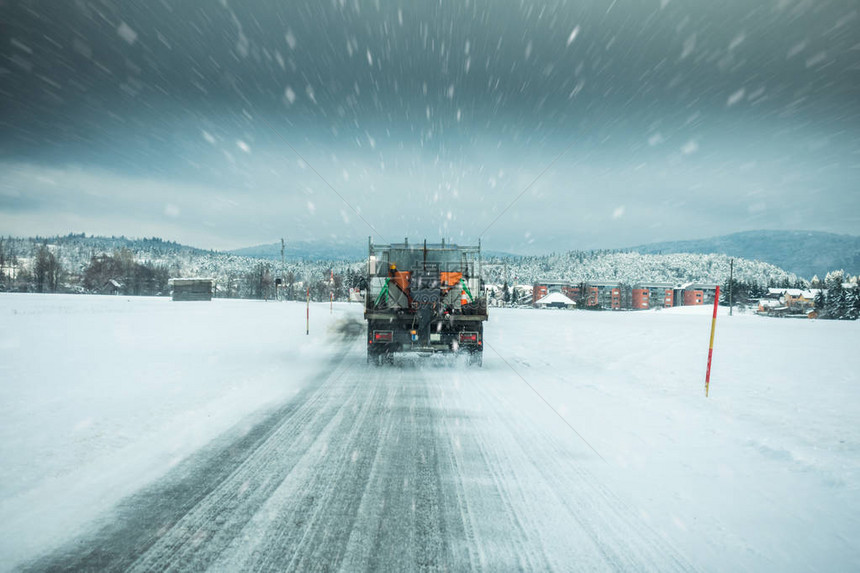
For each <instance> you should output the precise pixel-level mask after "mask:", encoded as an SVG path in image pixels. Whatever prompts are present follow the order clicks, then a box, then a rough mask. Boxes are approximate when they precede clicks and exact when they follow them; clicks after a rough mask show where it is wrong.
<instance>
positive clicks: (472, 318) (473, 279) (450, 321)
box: [364, 239, 488, 366]
mask: <svg viewBox="0 0 860 573" xmlns="http://www.w3.org/2000/svg"><path fill="white" fill-rule="evenodd" d="M368 249H369V253H368V257H367V296H366V297H365V307H364V318H365V320H367V361H368V363H370V364H380V363H382V362H385V361H389V360H390V359H391V358H392V357H393V355H394V354H395V353H397V352H416V353H420V354H430V353H466V354H467V355H468V357H469V363H470V364H473V365H476V366H480V365H481V363H482V362H483V360H482V357H483V351H484V328H483V323H484V321H485V320H487V318H488V317H487V299H486V297H485V295H484V288H483V281H482V279H481V246H480V244H479V245H478V246H476V247H462V246H458V245H454V244H450V243H449V244H446V243H445V241H444V240H443V241H442V242H441V243H437V244H427V241H426V240H425V241H424V242H423V243H419V244H417V245H410V244H409V240H408V239H406V240H404V242H403V243H392V244H390V245H374V244H373V240H372V239H370V240H369V241H368Z"/></svg>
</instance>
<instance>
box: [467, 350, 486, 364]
mask: <svg viewBox="0 0 860 573" xmlns="http://www.w3.org/2000/svg"><path fill="white" fill-rule="evenodd" d="M483 364H484V353H483V352H480V351H479V352H472V353H471V354H469V366H474V367H476V368H480V367H481V366H482V365H483Z"/></svg>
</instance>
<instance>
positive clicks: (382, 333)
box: [373, 330, 394, 342]
mask: <svg viewBox="0 0 860 573" xmlns="http://www.w3.org/2000/svg"><path fill="white" fill-rule="evenodd" d="M373 340H374V341H375V342H391V341H392V340H394V332H392V331H391V330H374V331H373Z"/></svg>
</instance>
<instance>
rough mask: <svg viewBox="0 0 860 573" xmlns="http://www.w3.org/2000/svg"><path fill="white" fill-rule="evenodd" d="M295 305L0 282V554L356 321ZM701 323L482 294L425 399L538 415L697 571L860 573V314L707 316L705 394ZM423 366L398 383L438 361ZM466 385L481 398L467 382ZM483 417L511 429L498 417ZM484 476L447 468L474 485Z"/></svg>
mask: <svg viewBox="0 0 860 573" xmlns="http://www.w3.org/2000/svg"><path fill="white" fill-rule="evenodd" d="M304 312H305V307H304V305H302V304H297V303H274V302H268V303H264V302H256V301H225V300H215V301H213V302H211V303H173V302H171V301H169V300H166V299H141V298H124V297H85V296H78V297H74V296H55V295H44V296H42V295H0V317H2V331H0V380H2V382H0V459H2V460H3V463H2V465H0V556H2V562H3V567H13V566H14V565H15V564H16V563H20V562H21V561H22V560H25V559H28V558H31V557H33V556H34V555H36V554H38V553H40V552H44V551H46V550H49V549H52V548H53V547H55V546H56V545H58V544H60V543H62V542H64V541H67V540H68V539H69V538H71V537H72V536H74V535H76V534H77V533H80V532H81V531H82V529H83V528H84V527H85V526H86V525H87V524H88V523H90V522H92V521H93V520H97V519H98V518H99V516H103V515H104V514H106V512H108V510H109V509H110V508H111V507H113V506H114V505H115V504H116V503H117V501H118V500H120V499H121V498H123V497H125V496H127V495H128V494H130V493H132V492H134V491H136V490H138V489H139V488H141V487H142V486H143V485H145V484H147V483H150V482H153V481H154V480H156V479H157V478H159V477H160V476H162V475H164V474H165V473H166V472H167V471H168V470H169V469H170V468H171V467H174V466H175V465H176V464H177V463H178V462H179V461H180V460H181V459H183V458H184V457H186V456H188V455H189V454H191V453H192V452H194V451H195V450H197V449H199V448H200V447H201V446H203V445H205V444H206V443H208V442H209V441H210V440H212V439H213V438H215V437H216V436H218V435H219V434H222V433H223V432H225V431H228V430H230V429H231V428H233V431H235V427H236V425H237V424H238V425H239V428H240V429H241V428H243V427H246V428H247V427H250V426H251V424H253V423H254V422H255V421H256V420H257V419H259V417H260V415H261V413H262V412H264V411H267V410H269V409H270V408H272V407H274V406H275V405H276V404H279V403H282V402H283V401H285V400H288V399H289V398H290V397H291V396H293V395H294V394H295V393H296V392H297V391H298V389H299V388H301V387H302V386H303V385H306V384H310V383H312V381H313V376H314V375H315V373H317V372H319V371H321V370H323V369H325V368H326V367H327V364H328V363H329V362H330V361H331V359H332V358H333V357H334V356H335V355H337V354H338V353H339V352H340V349H341V347H342V345H341V344H340V343H339V340H340V339H339V337H338V335H337V334H336V333H335V332H334V329H333V327H334V326H335V325H337V324H339V323H342V321H344V320H346V319H347V317H352V318H357V319H360V317H361V306H360V305H347V304H341V305H335V310H334V314H332V315H330V314H329V309H328V305H327V304H326V305H323V304H319V305H312V307H311V313H312V320H313V321H314V322H313V323H312V331H311V335H310V336H305V331H304ZM709 329H710V309H709V308H706V307H698V308H694V307H687V308H678V309H671V310H662V311H650V312H624V313H613V312H583V311H552V310H545V311H532V310H510V309H493V310H492V311H491V319H490V322H489V323H487V325H486V344H487V350H486V353H485V359H484V365H485V367H484V368H483V369H480V370H468V371H466V372H464V373H463V375H462V376H460V375H456V374H455V375H454V383H455V386H454V387H453V388H454V391H452V389H451V387H448V386H439V388H440V390H439V391H440V392H443V396H444V398H443V399H442V403H443V404H447V406H446V407H450V406H451V405H452V404H455V405H456V404H459V403H462V409H461V410H458V411H462V412H464V413H471V414H470V418H469V420H468V423H470V424H472V425H473V426H474V428H475V431H476V432H478V433H479V434H481V435H483V436H485V437H486V438H487V439H488V440H491V439H492V436H493V435H494V434H498V435H499V436H507V438H505V439H506V440H510V439H511V432H513V431H514V429H513V428H515V427H516V420H521V421H522V424H523V426H522V427H523V428H524V429H529V428H531V429H534V428H537V429H538V431H531V432H530V433H528V434H527V435H528V437H529V438H528V439H533V438H534V436H540V435H543V436H544V437H546V438H547V440H548V441H547V442H546V443H545V444H533V445H534V449H535V450H536V451H540V452H544V453H546V452H549V453H547V454H546V455H552V454H551V453H552V452H553V451H555V452H559V455H568V454H569V452H570V451H571V450H573V451H576V452H579V453H578V455H577V458H576V459H579V460H581V464H582V468H583V471H586V472H588V473H589V474H590V475H593V476H594V477H596V478H597V479H599V480H600V481H601V482H602V483H603V484H604V485H605V487H606V488H609V490H611V491H612V492H613V493H614V494H615V495H617V496H619V497H620V498H621V499H623V500H624V501H626V502H627V505H628V506H629V507H631V508H635V510H636V511H637V512H638V513H639V515H638V516H637V518H638V519H641V520H643V521H644V522H645V523H646V524H647V525H648V526H650V527H651V528H653V530H654V532H656V533H657V534H658V535H660V536H662V537H663V538H664V539H666V540H667V541H669V542H670V543H671V545H672V546H674V547H675V548H676V549H678V550H680V552H681V553H682V554H683V555H684V557H685V558H686V559H687V560H688V561H689V562H690V563H691V564H693V565H694V566H697V567H699V568H702V569H705V570H735V569H745V570H809V569H825V570H858V569H860V542H858V541H857V539H860V523H858V521H859V520H860V518H858V516H860V490H858V487H857V475H858V465H860V426H858V423H857V420H858V419H860V385H858V384H857V382H858V371H860V368H858V367H860V356H858V354H857V352H856V347H857V341H858V339H860V338H858V334H860V324H858V323H856V322H835V321H813V320H789V319H770V318H763V317H757V316H753V315H750V314H736V315H735V316H733V317H728V316H727V312H725V311H723V312H722V313H721V315H720V318H719V320H718V323H717V335H716V343H715V353H714V364H713V373H712V380H711V395H710V397H709V398H705V397H704V388H703V386H704V368H705V362H706V357H707V343H708V335H709ZM352 346H353V347H354V346H355V344H352ZM350 352H351V355H350V359H356V357H358V359H360V356H361V354H360V351H355V348H352V350H351V351H350ZM362 368H366V366H364V363H363V360H362V361H360V362H358V363H357V364H356V366H355V369H362ZM395 368H396V367H395ZM428 371H432V372H431V373H430V374H426V375H425V374H422V375H421V376H417V377H416V378H415V380H414V382H415V383H416V384H421V383H433V384H437V385H438V384H441V382H438V381H437V382H428V380H429V381H433V380H439V377H438V376H436V374H435V373H437V372H438V373H439V374H440V375H441V376H443V377H445V376H447V374H446V372H447V371H446V370H444V369H438V370H437V369H428ZM366 372H370V371H366ZM407 373H408V372H407ZM374 375H376V374H374ZM382 375H383V376H384V370H383V373H382ZM520 377H522V378H520ZM356 378H359V379H360V376H358V377H356ZM408 378H409V377H408V376H400V377H399V379H404V380H408ZM470 384H471V386H472V387H471V388H469V387H468V386H469V385H470ZM530 386H531V387H533V389H534V390H533V389H532V388H530ZM443 388H447V389H443ZM484 389H489V392H491V393H492V396H491V398H492V399H486V400H482V399H481V397H480V396H478V395H477V394H476V393H477V392H479V391H483V390H484ZM435 391H436V390H434V392H435ZM535 391H536V392H538V393H539V394H540V395H541V396H542V397H543V398H544V399H546V400H547V401H548V402H549V403H550V404H551V405H552V406H553V408H554V409H555V410H556V411H558V412H559V413H560V414H561V415H562V416H564V418H565V419H566V420H567V421H568V423H569V424H570V425H571V426H573V428H575V429H576V431H577V432H579V433H580V434H581V435H582V436H583V437H584V438H585V439H586V440H587V441H588V443H589V444H591V446H593V447H594V448H595V449H596V450H597V452H599V454H600V456H602V457H603V458H604V459H605V460H606V462H605V463H604V462H603V461H601V460H600V458H599V457H598V456H597V455H595V454H594V453H593V452H592V451H591V450H590V449H589V447H588V446H586V445H585V444H584V443H583V442H582V441H581V439H580V438H579V437H578V436H577V435H576V434H575V433H574V431H573V430H572V429H571V428H570V427H568V426H567V425H566V424H565V423H563V422H562V421H561V420H560V419H559V418H558V417H557V416H556V415H555V414H554V413H553V412H552V411H551V410H550V409H549V408H548V406H547V405H546V404H545V403H544V402H543V400H541V398H540V397H538V396H537V395H536V394H535ZM487 408H505V412H490V411H487ZM476 412H477V413H476ZM511 412H514V413H515V414H516V417H514V418H511ZM493 419H496V420H508V421H510V420H512V419H513V420H514V421H515V423H513V424H510V423H508V422H506V423H508V425H509V426H510V428H511V430H510V431H507V432H502V431H499V428H495V429H494V427H493V425H492V424H493V422H492V420H493ZM457 431H459V430H457V429H454V428H452V430H451V432H452V435H454V434H456V432H457ZM524 435H526V434H524ZM463 439H464V440H466V439H468V436H467V435H464V436H463ZM499 439H501V437H500V438H499ZM559 444H561V446H559ZM490 446H492V447H493V448H495V449H497V450H498V451H499V452H504V451H507V450H510V449H511V448H513V447H514V446H513V445H511V444H503V443H498V444H495V445H493V444H491V443H488V447H490ZM517 447H519V446H517ZM500 459H501V460H504V459H514V458H505V457H504V456H501V457H500ZM536 459H538V460H543V462H545V463H546V464H547V466H551V467H552V468H553V470H554V469H555V468H566V467H569V466H568V465H565V464H564V463H559V464H552V463H551V459H550V458H547V457H545V456H544V457H541V456H540V455H538V456H537V457H536ZM569 460H570V458H568V462H569ZM468 461H469V460H465V459H464V460H461V462H462V463H463V464H464V467H468ZM501 463H504V462H503V461H502V462H501ZM476 467H477V466H476ZM500 469H502V468H500ZM503 470H504V472H503V473H505V474H512V475H516V474H517V472H519V471H522V472H524V475H525V477H528V474H529V472H531V473H534V472H535V468H534V467H523V468H516V467H511V468H503ZM481 477H482V476H469V475H466V476H464V480H465V481H464V483H468V484H472V485H470V487H474V488H479V487H482V486H481V484H483V483H485V480H481V479H478V478H481ZM521 477H522V476H521ZM523 483H525V484H528V483H536V482H534V481H533V480H529V479H524V481H523ZM559 483H560V484H563V483H564V476H559ZM560 487H562V486H560ZM562 489H563V487H562ZM578 491H579V492H580V493H581V492H582V491H583V490H582V489H580V490H578ZM478 493H480V492H478ZM475 499H478V500H480V498H475ZM524 499H530V498H524ZM579 501H580V502H581V500H579ZM526 505H527V504H526ZM520 509H521V510H523V512H524V513H523V514H522V515H524V516H525V517H526V518H528V519H529V520H532V521H533V522H534V523H535V524H538V523H539V520H540V519H541V518H542V517H543V518H544V519H546V520H550V521H551V520H552V516H551V515H544V514H543V513H541V512H543V511H544V510H545V509H546V508H543V507H542V508H539V507H535V508H534V510H533V511H531V512H530V513H529V512H528V508H527V507H523V508H520ZM536 527H537V525H536ZM560 534H562V533H561V532H560ZM607 535H608V537H609V538H610V539H611V538H612V532H607ZM550 541H552V540H550ZM553 543H555V542H553Z"/></svg>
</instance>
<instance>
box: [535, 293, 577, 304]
mask: <svg viewBox="0 0 860 573" xmlns="http://www.w3.org/2000/svg"><path fill="white" fill-rule="evenodd" d="M535 306H536V307H538V308H574V307H575V306H576V303H575V302H573V301H572V300H570V299H569V298H567V297H566V296H564V295H563V294H561V293H560V292H551V293H549V294H548V295H546V296H545V297H543V298H541V299H539V300H537V301H535Z"/></svg>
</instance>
